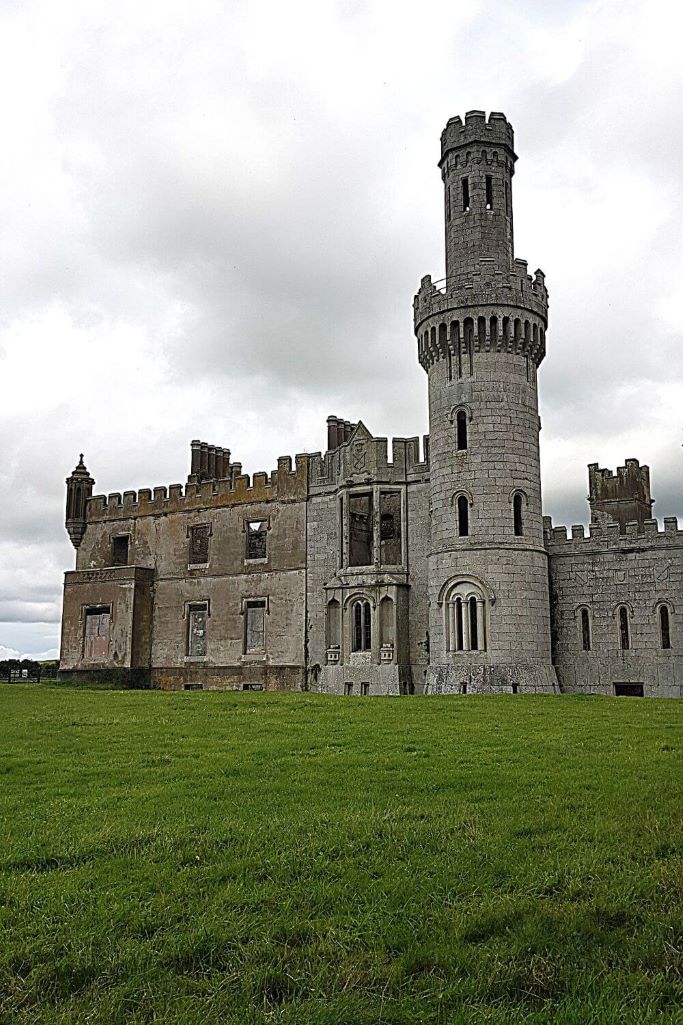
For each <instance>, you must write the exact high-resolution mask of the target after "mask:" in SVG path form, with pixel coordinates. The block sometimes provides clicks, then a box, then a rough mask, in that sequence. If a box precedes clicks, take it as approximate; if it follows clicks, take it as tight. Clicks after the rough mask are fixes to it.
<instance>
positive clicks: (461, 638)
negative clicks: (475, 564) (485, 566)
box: [444, 581, 486, 651]
mask: <svg viewBox="0 0 683 1025" xmlns="http://www.w3.org/2000/svg"><path fill="white" fill-rule="evenodd" d="M444 613H445V623H444V626H445V638H446V651H484V650H485V649H486V601H485V599H484V595H483V594H482V592H481V590H480V588H479V587H477V586H476V584H472V583H468V582H464V581H463V582H462V583H457V584H453V586H452V587H450V588H449V590H448V594H447V596H446V600H445V602H444Z"/></svg>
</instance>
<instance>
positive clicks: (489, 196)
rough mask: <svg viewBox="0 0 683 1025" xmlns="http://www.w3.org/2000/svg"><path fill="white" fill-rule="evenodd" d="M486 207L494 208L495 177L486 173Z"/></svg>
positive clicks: (488, 208)
mask: <svg viewBox="0 0 683 1025" xmlns="http://www.w3.org/2000/svg"><path fill="white" fill-rule="evenodd" d="M486 209H487V210H493V178H492V177H491V175H490V174H487V175H486Z"/></svg>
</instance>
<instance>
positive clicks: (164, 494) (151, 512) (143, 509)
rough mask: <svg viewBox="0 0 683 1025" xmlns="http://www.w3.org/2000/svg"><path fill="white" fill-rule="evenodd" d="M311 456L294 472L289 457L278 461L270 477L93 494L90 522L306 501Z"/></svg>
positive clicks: (299, 459)
mask: <svg viewBox="0 0 683 1025" xmlns="http://www.w3.org/2000/svg"><path fill="white" fill-rule="evenodd" d="M309 459H310V457H309V456H308V455H306V454H304V455H297V456H296V459H295V466H294V469H292V459H291V457H290V456H281V457H280V458H279V459H278V465H277V469H276V470H273V472H272V473H271V474H268V473H255V474H254V475H253V477H251V478H250V477H249V475H248V474H241V475H240V476H237V477H235V478H234V479H232V480H231V479H224V480H209V481H205V482H203V483H199V484H198V483H191V484H186V485H185V486H184V487H183V485H182V484H171V485H170V486H168V487H166V486H162V487H156V488H141V489H140V490H139V491H124V492H123V494H121V493H120V492H113V493H111V494H109V495H106V496H105V495H94V496H93V497H92V498H91V499H90V500H89V502H88V506H87V519H88V522H95V521H99V520H110V519H111V520H114V519H116V520H118V519H122V518H126V517H137V516H158V515H159V514H161V513H170V512H191V511H194V510H196V509H209V508H218V507H221V506H232V505H245V504H249V503H257V502H275V501H278V502H295V501H305V500H306V496H307V489H308V466H309Z"/></svg>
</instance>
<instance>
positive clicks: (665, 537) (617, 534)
mask: <svg viewBox="0 0 683 1025" xmlns="http://www.w3.org/2000/svg"><path fill="white" fill-rule="evenodd" d="M543 540H544V543H545V547H546V549H547V550H548V553H549V554H550V555H560V556H563V555H591V554H598V553H601V552H604V551H605V550H606V549H612V550H614V551H623V552H626V551H633V550H638V549H649V548H661V549H666V548H679V547H681V546H683V528H682V527H679V526H678V519H677V517H676V516H665V517H664V523H663V527H660V525H659V522H658V521H657V520H656V519H647V520H645V521H644V523H643V525H642V527H641V525H640V524H639V523H638V521H637V520H633V521H632V522H631V523H628V524H627V525H626V531H625V533H622V531H621V530H620V527H619V524H618V523H616V522H614V523H602V522H596V523H591V524H590V527H589V528H586V527H584V525H583V524H581V523H579V524H574V525H573V526H572V527H571V528H569V529H568V528H567V527H566V526H558V527H556V526H554V525H553V522H552V518H551V517H550V516H544V517H543Z"/></svg>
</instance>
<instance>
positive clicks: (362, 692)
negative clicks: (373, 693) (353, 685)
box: [360, 683, 370, 698]
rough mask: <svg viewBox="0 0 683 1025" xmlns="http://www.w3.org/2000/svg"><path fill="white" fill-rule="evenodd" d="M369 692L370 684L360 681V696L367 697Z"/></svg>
mask: <svg viewBox="0 0 683 1025" xmlns="http://www.w3.org/2000/svg"><path fill="white" fill-rule="evenodd" d="M369 693H370V684H369V683H361V685H360V696H361V697H362V698H367V696H368V695H369Z"/></svg>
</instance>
